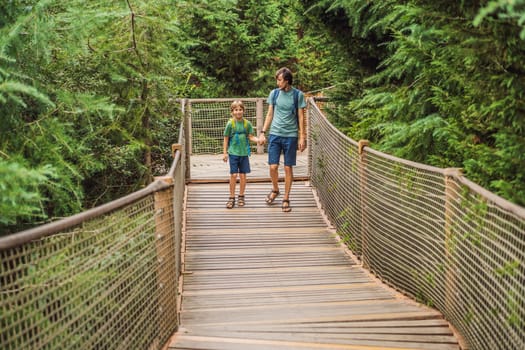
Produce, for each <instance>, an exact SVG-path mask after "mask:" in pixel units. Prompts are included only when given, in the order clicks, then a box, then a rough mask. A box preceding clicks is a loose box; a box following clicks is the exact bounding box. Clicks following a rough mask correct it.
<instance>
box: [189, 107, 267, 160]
mask: <svg viewBox="0 0 525 350" xmlns="http://www.w3.org/2000/svg"><path fill="white" fill-rule="evenodd" d="M235 100H241V101H242V102H243V104H244V108H245V109H244V117H245V118H246V119H247V120H249V121H250V122H251V123H252V125H253V127H254V130H255V131H256V132H255V135H258V132H257V131H260V130H262V123H263V118H264V115H265V113H266V111H267V110H268V106H267V104H266V102H265V99H262V98H242V99H239V98H229V99H190V100H186V101H185V102H186V104H187V107H186V118H187V130H188V132H189V136H191V137H188V139H189V140H191V145H190V146H189V151H190V152H191V154H220V153H222V152H223V140H224V136H223V135H224V128H225V127H226V123H227V122H228V120H229V119H230V118H231V117H232V116H231V112H230V106H231V103H232V102H233V101H235ZM250 147H251V152H254V153H255V152H258V153H262V152H263V150H262V146H259V147H257V145H255V144H254V143H250Z"/></svg>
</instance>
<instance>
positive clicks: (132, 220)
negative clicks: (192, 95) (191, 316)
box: [0, 152, 185, 350]
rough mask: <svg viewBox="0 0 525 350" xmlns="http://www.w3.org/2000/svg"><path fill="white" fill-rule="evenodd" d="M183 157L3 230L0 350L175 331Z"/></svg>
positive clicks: (128, 340) (128, 341)
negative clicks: (132, 182) (134, 187)
mask: <svg viewBox="0 0 525 350" xmlns="http://www.w3.org/2000/svg"><path fill="white" fill-rule="evenodd" d="M183 159H184V157H182V156H181V155H180V152H177V156H176V157H175V160H174V163H175V166H172V169H171V170H170V173H171V174H168V175H167V176H166V177H164V178H162V179H157V180H156V181H155V182H153V183H152V184H150V185H149V186H148V187H146V188H145V189H143V190H140V191H138V192H135V193H133V194H131V195H129V196H126V197H123V198H121V199H118V200H116V201H114V202H111V203H108V204H105V205H103V206H101V207H97V208H94V209H91V210H89V211H86V212H83V213H80V214H77V215H75V216H73V217H70V218H66V219H64V220H61V221H58V222H56V223H51V224H48V225H44V226H41V227H37V228H35V229H31V230H28V231H24V232H20V233H18V234H14V235H11V236H6V237H1V238H0V259H1V264H0V349H2V350H20V349H151V350H153V349H161V348H162V347H163V346H164V344H165V343H166V342H167V341H168V339H169V337H170V336H171V335H172V334H173V333H174V332H175V331H176V329H177V325H178V315H177V289H178V278H179V269H180V239H181V227H182V200H183V193H184V186H185V180H184V167H183V164H182V160H183Z"/></svg>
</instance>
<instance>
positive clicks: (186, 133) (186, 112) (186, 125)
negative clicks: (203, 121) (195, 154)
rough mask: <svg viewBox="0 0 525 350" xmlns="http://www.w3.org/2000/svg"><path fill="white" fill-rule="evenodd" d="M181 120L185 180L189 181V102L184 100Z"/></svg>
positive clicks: (190, 149) (190, 145) (190, 140)
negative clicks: (182, 120) (182, 122)
mask: <svg viewBox="0 0 525 350" xmlns="http://www.w3.org/2000/svg"><path fill="white" fill-rule="evenodd" d="M186 104H187V105H188V108H186ZM182 112H183V118H184V141H185V142H184V143H185V146H186V147H185V148H186V151H185V152H184V153H185V156H186V159H185V164H186V165H185V167H186V174H185V178H186V180H190V179H191V170H190V169H191V162H190V161H191V154H192V139H191V102H189V101H187V100H186V99H185V100H184V102H183V111H182Z"/></svg>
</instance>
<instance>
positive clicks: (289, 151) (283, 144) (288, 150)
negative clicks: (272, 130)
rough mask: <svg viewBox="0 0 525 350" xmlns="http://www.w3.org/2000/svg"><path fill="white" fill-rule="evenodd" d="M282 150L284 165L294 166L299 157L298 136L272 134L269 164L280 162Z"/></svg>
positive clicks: (269, 143) (269, 140) (269, 139)
mask: <svg viewBox="0 0 525 350" xmlns="http://www.w3.org/2000/svg"><path fill="white" fill-rule="evenodd" d="M281 152H282V153H283V154H284V165H286V166H294V165H295V162H296V159H297V137H282V136H276V135H270V137H269V138H268V164H279V158H281Z"/></svg>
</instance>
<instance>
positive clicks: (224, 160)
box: [222, 154, 228, 163]
mask: <svg viewBox="0 0 525 350" xmlns="http://www.w3.org/2000/svg"><path fill="white" fill-rule="evenodd" d="M222 161H223V162H224V163H227V162H228V155H227V154H224V155H223V156H222Z"/></svg>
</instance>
